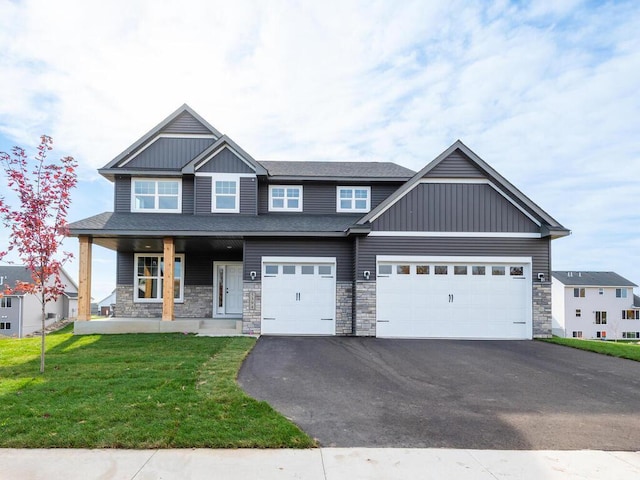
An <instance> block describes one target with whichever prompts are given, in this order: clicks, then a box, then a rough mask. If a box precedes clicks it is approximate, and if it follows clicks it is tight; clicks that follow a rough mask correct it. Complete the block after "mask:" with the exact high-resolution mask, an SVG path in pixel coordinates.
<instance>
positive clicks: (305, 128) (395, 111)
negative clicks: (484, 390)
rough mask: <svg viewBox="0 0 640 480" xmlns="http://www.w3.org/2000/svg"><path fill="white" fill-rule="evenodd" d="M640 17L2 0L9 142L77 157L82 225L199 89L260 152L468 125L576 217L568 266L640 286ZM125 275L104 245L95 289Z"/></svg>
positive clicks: (197, 99)
mask: <svg viewBox="0 0 640 480" xmlns="http://www.w3.org/2000/svg"><path fill="white" fill-rule="evenodd" d="M638 25H640V4H639V3H638V2H635V1H628V2H625V1H619V2H582V1H577V0H576V1H572V0H567V1H552V0H551V1H539V2H509V1H493V2H465V1H455V0H453V1H452V0H445V1H436V0H431V1H429V2H425V1H422V0H421V1H413V2H411V1H402V2H398V1H385V0H381V1H377V2H371V1H349V2H345V1H323V2H317V1H269V0H266V1H264V0H262V1H260V0H257V1H238V2H226V1H225V2H223V1H210V0H209V1H208V0H202V1H196V0H193V1H191V0H183V1H160V0H152V1H136V0H129V1H120V0H115V1H110V2H97V1H91V0H84V1H67V0H57V1H56V2H50V1H30V0H25V1H6V0H0V150H4V151H6V150H8V149H10V148H11V146H13V145H20V146H23V147H25V148H28V149H31V150H30V151H31V152H33V149H34V148H35V146H36V144H37V141H38V138H39V135H41V134H43V133H46V134H49V135H52V136H53V137H54V141H55V146H56V149H55V150H54V152H53V154H54V155H55V156H56V157H61V156H63V155H73V156H74V157H75V158H76V159H77V160H78V161H79V163H80V169H79V176H80V181H79V185H78V188H77V190H76V191H75V192H74V197H73V206H72V209H71V212H70V220H71V221H73V220H78V219H80V218H84V217H87V216H90V215H94V214H97V213H100V212H103V211H107V210H111V209H112V204H113V193H112V187H111V184H110V183H109V182H108V181H107V180H105V179H103V178H102V177H100V176H99V175H98V174H97V172H96V169H97V168H99V167H101V166H103V165H104V164H106V163H107V162H109V161H110V160H111V159H112V158H113V157H115V156H116V155H117V154H119V153H120V152H121V151H122V150H124V149H125V148H126V147H127V146H129V145H130V144H131V143H133V141H135V140H136V139H137V138H138V137H140V136H141V135H142V134H144V133H145V132H146V131H148V130H149V129H150V128H151V127H153V126H154V125H156V124H157V123H158V122H159V121H160V120H162V119H163V118H164V117H166V116H167V115H168V114H169V113H171V112H172V111H174V110H175V109H176V108H177V107H179V106H180V105H182V104H183V103H185V102H186V103H188V104H189V105H190V106H191V107H192V108H194V109H195V110H196V111H197V112H199V113H200V114H201V115H202V116H203V117H204V118H206V119H207V120H208V121H209V122H210V123H211V124H213V125H214V126H215V127H216V128H217V129H218V130H220V131H222V132H223V133H226V134H228V135H229V136H230V137H231V138H233V139H234V140H235V141H236V142H237V143H238V144H240V145H241V146H242V147H243V148H244V149H245V150H247V151H248V152H249V153H250V154H251V155H253V156H254V157H255V158H257V159H258V160H336V161H338V160H350V161H358V160H362V161H394V162H397V163H399V164H401V165H404V166H406V167H409V168H412V169H414V170H418V169H420V168H422V167H423V166H424V165H425V164H426V163H428V162H429V161H430V160H432V159H433V158H434V157H435V156H437V155H438V154H439V153H440V152H442V151H443V150H444V149H445V148H447V147H448V146H449V145H450V144H451V143H453V142H454V141H455V140H456V139H461V140H462V141H463V142H465V144H466V145H468V146H469V147H470V148H471V149H472V150H474V151H475V152H476V153H477V154H478V155H480V157H482V158H483V159H484V160H485V161H487V162H488V163H489V164H491V165H492V166H493V167H494V168H495V169H497V170H498V171H499V172H500V173H501V174H502V175H504V176H505V177H506V178H507V179H509V180H510V181H511V182H512V183H514V184H515V185H516V186H517V187H518V188H519V189H520V190H522V191H523V192H524V193H525V194H527V195H528V196H530V197H531V198H532V199H533V200H534V201H535V202H536V203H538V204H539V205H540V206H542V207H543V208H544V209H546V210H547V211H548V212H549V213H550V214H551V215H552V216H553V217H555V218H556V219H557V220H558V221H560V222H561V223H562V224H563V225H565V226H566V227H568V228H570V229H571V230H572V232H573V233H572V235H571V236H570V237H568V238H563V239H559V240H557V241H554V242H553V244H552V252H553V268H554V269H558V270H564V269H575V270H612V271H616V272H618V273H619V274H621V275H623V276H624V277H627V278H628V279H630V280H632V281H634V282H636V283H640V269H639V267H640V253H638V252H640V214H639V213H638V212H639V209H638V205H639V200H640V182H639V179H640V142H639V141H638V135H639V133H640V93H638V91H639V88H638V86H639V85H640V31H639V30H640V29H638ZM1 242H6V235H5V234H4V232H0V245H2V243H1ZM65 248H66V249H67V250H70V251H77V241H76V240H75V239H69V240H68V241H67V242H66V244H65ZM67 270H68V271H69V272H70V273H71V274H72V275H73V276H75V277H77V265H76V264H75V263H74V264H70V265H68V267H67ZM114 286H115V262H114V255H113V253H112V252H110V251H107V250H104V249H101V248H99V247H97V248H95V249H94V264H93V292H92V294H93V296H94V298H95V299H96V300H99V299H101V298H103V297H105V296H106V295H107V294H108V293H109V292H110V291H111V290H112V289H113V288H114Z"/></svg>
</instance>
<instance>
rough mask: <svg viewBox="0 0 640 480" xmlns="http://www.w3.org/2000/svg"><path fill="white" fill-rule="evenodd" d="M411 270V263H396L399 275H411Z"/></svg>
mask: <svg viewBox="0 0 640 480" xmlns="http://www.w3.org/2000/svg"><path fill="white" fill-rule="evenodd" d="M410 271H411V270H410V268H409V265H396V273H397V274H398V275H409V272H410Z"/></svg>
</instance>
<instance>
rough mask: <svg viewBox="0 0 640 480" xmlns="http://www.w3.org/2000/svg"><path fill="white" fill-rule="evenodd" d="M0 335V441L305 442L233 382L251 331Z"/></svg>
mask: <svg viewBox="0 0 640 480" xmlns="http://www.w3.org/2000/svg"><path fill="white" fill-rule="evenodd" d="M71 332H72V327H71V326H69V327H67V328H65V329H63V330H61V331H60V332H57V333H54V334H50V335H48V336H47V354H46V371H45V373H44V375H40V374H39V373H38V367H39V342H40V339H39V338H29V339H22V340H18V339H3V340H0V447H29V448H43V447H44V448H46V447H72V448H174V447H175V448H186V447H215V448H233V447H257V448H279V447H287V448H305V447H313V446H314V445H315V444H314V441H313V440H312V439H311V438H310V437H309V436H307V435H306V434H305V433H304V432H302V431H301V430H300V429H299V428H298V427H297V426H296V425H294V424H292V423H291V422H289V421H288V420H287V419H285V418H284V417H283V416H282V415H280V414H279V413H277V412H276V411H275V410H273V409H272V408H271V407H270V406H269V405H268V404H267V403H265V402H258V401H256V400H254V399H252V398H250V397H248V396H247V395H246V394H245V393H244V392H243V391H242V390H241V389H240V388H239V387H238V386H237V384H236V381H235V379H236V375H237V373H238V369H239V368H240V365H241V363H242V360H243V359H244V357H245V356H246V355H247V353H248V352H249V351H250V350H251V348H252V347H253V345H254V343H255V339H253V338H243V337H234V338H211V337H195V336H193V335H184V334H157V335H156V334H144V335H90V336H74V335H73V334H72V333H71Z"/></svg>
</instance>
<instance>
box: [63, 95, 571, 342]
mask: <svg viewBox="0 0 640 480" xmlns="http://www.w3.org/2000/svg"><path fill="white" fill-rule="evenodd" d="M99 172H100V173H101V174H102V175H103V176H104V177H105V178H107V179H108V180H109V181H111V182H113V184H114V211H113V212H104V213H100V214H98V215H95V216H93V217H90V218H86V219H84V220H80V221H77V222H75V223H72V224H71V225H70V234H71V235H72V236H75V237H78V239H79V242H80V306H79V309H80V313H79V320H81V322H76V331H78V332H79V333H81V332H88V331H96V329H97V328H99V327H97V326H92V327H91V328H90V327H88V326H87V325H88V324H90V323H94V322H83V321H84V320H89V316H88V306H87V303H86V302H87V299H88V298H89V296H90V271H91V252H92V246H93V245H94V244H95V245H99V246H101V247H104V248H107V249H111V250H113V251H115V252H117V286H116V298H117V301H116V312H117V317H118V318H121V320H120V321H122V322H125V321H130V322H133V321H139V320H140V319H147V320H148V321H147V322H146V323H144V325H146V326H148V325H151V323H149V321H155V322H157V325H158V327H157V328H158V330H157V331H169V330H174V331H186V330H187V328H186V325H197V323H194V322H200V327H202V324H203V323H205V322H206V323H207V324H209V325H210V324H212V322H220V324H223V322H228V321H229V320H231V321H235V322H236V323H237V325H238V330H239V331H242V332H243V333H246V334H271V335H359V336H380V337H405V338H407V337H409V338H505V339H530V338H533V337H538V336H540V337H545V336H550V335H551V283H550V275H551V257H550V245H551V240H552V239H554V238H558V237H563V236H565V235H568V234H569V233H570V232H569V230H567V229H566V228H565V227H563V226H562V225H561V224H560V223H558V222H557V221H556V220H554V219H553V218H552V217H551V216H550V215H549V214H547V213H546V212H545V211H543V210H542V209H541V208H540V207H539V206H537V205H536V204H535V203H534V202H533V201H531V200H530V199H529V198H527V197H526V196H525V195H524V194H523V193H522V192H520V191H519V190H518V189H517V188H516V187H515V186H513V185H512V184H511V183H509V182H508V181H507V180H506V179H505V178H503V177H502V176H501V175H500V174H499V173H498V172H496V171H495V170H494V169H493V168H492V167H490V166H489V165H488V164H487V163H486V162H484V161H483V160H482V159H481V158H480V157H478V156H477V155H476V154H475V153H474V152H473V151H471V150H470V149H469V148H468V147H467V146H466V145H464V144H463V143H462V142H461V141H456V142H455V143H454V144H453V145H451V146H450V147H449V148H448V149H446V150H445V151H444V152H443V153H441V154H440V155H438V156H437V157H436V158H435V159H434V160H432V161H431V162H429V163H428V164H427V165H426V166H425V167H424V168H423V169H422V170H420V171H419V172H414V171H412V170H409V169H407V168H405V167H402V166H401V165H398V164H395V163H391V162H331V161H323V162H317V161H290V162H287V161H257V160H256V159H254V158H253V157H252V156H251V155H249V154H248V153H247V152H246V151H244V150H243V149H242V148H241V147H240V146H239V145H237V144H236V143H235V142H234V141H233V140H231V139H230V138H229V137H228V136H227V135H223V134H222V133H220V132H219V131H218V130H216V129H215V128H214V127H213V126H211V125H210V124H209V123H208V122H207V121H206V120H204V119H203V118H202V117H201V116H200V115H198V114H197V113H196V112H195V111H193V110H192V109H191V108H190V107H188V106H187V105H183V106H182V107H181V108H179V109H178V110H176V111H175V112H173V113H172V114H171V115H169V116H168V117H167V118H166V119H164V120H163V121H162V122H160V123H159V124H158V125H157V126H156V127H154V128H153V129H151V130H150V131H149V132H148V133H147V134H145V135H144V136H142V137H141V138H140V139H139V140H137V141H136V142H134V143H133V144H132V145H131V146H130V147H128V148H127V149H126V150H125V151H124V152H123V153H121V154H120V155H118V156H117V157H116V158H114V159H113V160H112V161H111V162H109V163H108V164H107V165H105V167H104V168H102V169H100V170H99ZM189 320H191V323H187V321H189ZM113 321H114V320H110V322H113ZM181 322H182V323H181ZM96 323H97V322H96ZM106 325H108V322H102V327H100V328H103V329H106V330H105V331H107V330H108V328H109V327H108V326H106ZM112 325H113V324H112ZM138 325H139V323H138ZM176 325H177V326H176ZM155 328H156V327H155V326H154V327H152V328H150V329H149V330H144V329H143V330H144V331H156V330H155Z"/></svg>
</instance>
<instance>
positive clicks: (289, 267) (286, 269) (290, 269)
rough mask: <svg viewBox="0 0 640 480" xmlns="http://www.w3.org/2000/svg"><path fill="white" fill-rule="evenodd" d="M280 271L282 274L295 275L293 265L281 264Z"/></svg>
mask: <svg viewBox="0 0 640 480" xmlns="http://www.w3.org/2000/svg"><path fill="white" fill-rule="evenodd" d="M282 273H283V274H284V275H295V273H296V266H295V265H283V266H282Z"/></svg>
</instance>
